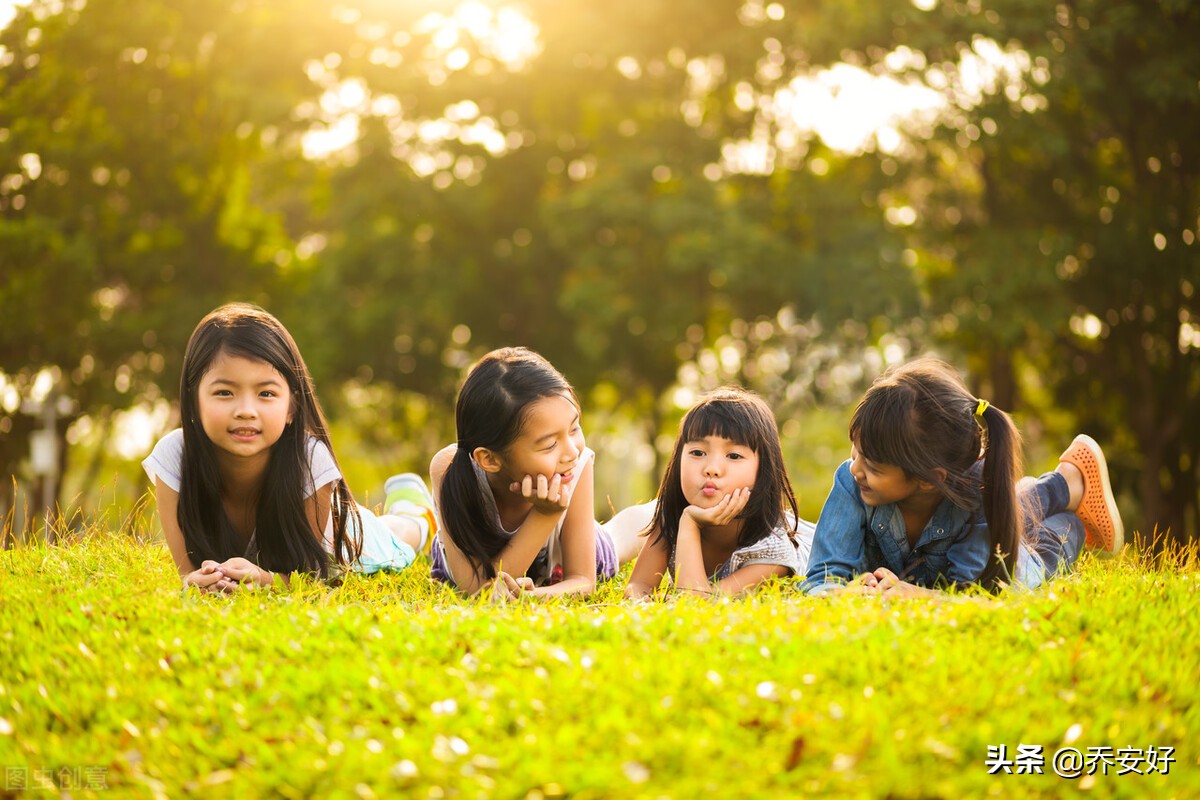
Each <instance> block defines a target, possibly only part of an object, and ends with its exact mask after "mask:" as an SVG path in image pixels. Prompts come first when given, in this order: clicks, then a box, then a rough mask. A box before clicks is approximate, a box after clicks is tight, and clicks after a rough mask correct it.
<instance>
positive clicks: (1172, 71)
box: [0, 0, 1200, 535]
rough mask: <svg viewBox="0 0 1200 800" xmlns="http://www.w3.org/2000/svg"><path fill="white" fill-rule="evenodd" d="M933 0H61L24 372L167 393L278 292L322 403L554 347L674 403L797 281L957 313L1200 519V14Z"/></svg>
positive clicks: (47, 11) (15, 271) (9, 69)
mask: <svg viewBox="0 0 1200 800" xmlns="http://www.w3.org/2000/svg"><path fill="white" fill-rule="evenodd" d="M920 5H921V7H917V6H915V5H906V4H895V3H891V2H883V0H856V2H853V3H807V2H806V3H791V2H788V3H765V2H762V0H713V1H712V2H705V3H700V4H691V5H689V6H686V7H685V6H680V5H679V4H676V3H666V2H656V1H655V0H638V1H637V2H634V1H633V0H608V2H605V3H596V2H573V3H571V4H569V7H568V5H565V4H563V3H561V2H555V1H553V0H528V2H525V3H520V4H515V3H513V4H508V3H503V2H494V3H481V2H463V3H459V4H445V5H436V6H435V5H432V4H428V3H423V2H415V1H413V2H391V1H385V0H372V1H370V2H359V3H354V4H347V3H332V2H330V3H326V2H324V0H304V2H301V3H292V4H287V6H286V7H284V6H280V5H279V4H273V3H268V2H260V1H259V0H251V2H237V3H234V2H215V3H214V2H205V3H200V2H197V0H177V1H175V2H171V3H166V2H163V0H135V1H134V2H124V3H121V4H116V3H113V2H112V0H93V2H88V3H86V4H83V3H68V4H65V5H64V4H57V5H52V4H49V3H35V4H34V5H33V6H32V7H31V8H30V9H28V10H26V11H23V12H22V13H21V14H20V15H19V16H18V18H17V19H16V21H15V22H14V23H13V24H12V25H10V26H9V27H8V28H7V29H6V30H4V31H3V32H2V33H0V45H2V46H3V48H4V49H3V51H0V257H2V258H3V268H4V273H5V275H4V291H3V294H2V295H0V331H2V332H3V338H2V339H0V342H2V344H0V372H2V373H3V374H4V375H5V379H6V381H7V382H8V384H9V385H10V386H16V387H18V389H19V391H21V392H28V389H29V384H30V382H31V381H32V380H33V377H34V376H35V375H36V374H37V373H38V371H39V370H42V369H45V368H50V369H52V370H55V371H56V374H59V375H60V376H61V377H62V379H63V380H64V381H65V382H66V383H67V384H68V386H69V388H68V391H69V392H70V393H71V394H73V395H74V396H76V397H77V398H78V399H79V400H80V407H81V411H82V412H85V413H89V414H93V415H95V414H103V413H104V409H112V408H118V407H122V406H124V405H128V404H130V403H134V402H137V401H139V400H142V399H146V398H153V397H156V396H159V395H160V394H165V395H166V396H168V397H170V396H173V389H172V388H171V387H172V385H173V383H174V377H173V376H174V375H176V374H178V362H179V359H180V356H181V351H182V345H183V342H184V340H185V339H186V336H187V332H188V331H189V330H190V328H191V326H192V325H194V323H195V321H196V320H197V319H198V318H199V317H200V315H201V314H203V313H204V312H205V311H207V310H209V309H210V308H211V307H213V306H214V305H216V304H217V303H219V302H222V301H225V300H230V299H248V300H253V301H259V302H262V303H265V304H268V305H269V306H270V307H271V309H272V310H273V311H275V312H276V313H278V314H279V315H280V316H281V317H282V318H283V319H284V321H285V323H286V324H288V326H289V328H291V329H292V330H293V333H294V334H295V335H296V337H297V339H298V341H300V343H301V346H302V349H303V350H304V352H305V354H306V357H307V358H308V360H309V362H310V365H311V366H312V368H313V370H314V372H315V373H316V375H317V377H318V381H319V383H320V384H321V385H322V387H323V394H324V395H325V397H326V399H327V401H329V400H334V399H335V398H337V397H339V395H338V393H336V392H335V391H333V390H334V389H336V388H337V387H338V386H340V385H352V386H359V387H364V386H369V385H372V384H374V385H376V386H390V387H396V388H397V389H399V390H400V391H401V392H408V393H417V394H420V395H425V396H428V397H430V398H433V403H434V404H435V405H440V407H441V408H443V409H445V410H446V411H447V412H448V408H449V405H450V403H452V400H453V394H454V390H455V388H456V384H457V381H458V380H459V378H460V376H461V371H462V369H464V368H465V367H466V366H467V365H468V364H469V363H470V362H471V361H472V360H473V359H474V358H475V357H476V356H478V355H479V354H480V353H482V352H483V351H485V350H487V349H490V348H493V347H496V346H500V345H505V344H524V345H528V346H531V347H534V348H536V349H538V350H540V351H542V352H543V353H545V354H546V355H547V356H548V357H549V358H550V359H551V360H552V361H553V362H554V363H555V364H557V365H558V366H559V367H560V368H562V369H563V371H564V372H565V373H566V374H567V375H568V377H570V378H571V379H572V380H573V381H574V382H575V383H576V384H577V385H578V386H579V387H580V388H581V389H583V390H584V392H585V394H586V393H590V391H591V390H592V389H594V388H597V387H607V388H608V391H606V392H601V393H599V394H597V395H596V396H597V397H599V396H605V397H616V398H619V401H618V402H619V403H620V404H622V405H623V406H624V408H625V410H626V411H627V412H628V413H631V414H636V415H639V416H640V417H642V418H645V419H647V420H648V423H647V425H648V429H649V432H650V433H653V432H656V431H657V428H658V425H659V421H658V416H657V415H658V414H659V413H660V412H661V408H662V403H661V398H662V397H663V396H664V393H665V392H666V391H667V390H668V389H669V387H671V386H672V384H674V383H675V381H676V380H677V370H678V368H679V366H680V365H681V364H683V363H685V362H687V361H689V360H690V359H693V358H695V357H697V356H698V355H703V354H704V353H705V352H706V351H708V349H709V348H711V347H712V346H713V344H714V342H717V341H719V340H721V341H723V340H724V339H726V338H727V337H728V335H729V333H728V332H729V331H730V330H739V329H749V330H753V329H754V328H753V326H754V324H755V322H756V321H759V322H762V323H763V324H775V323H774V322H772V321H777V320H778V319H780V317H779V312H780V310H781V309H786V313H785V315H784V317H785V318H787V319H800V320H809V319H815V320H817V323H816V324H815V325H814V327H813V328H812V330H826V331H835V330H836V331H840V332H842V333H843V334H845V333H847V332H849V333H850V334H852V335H853V336H856V337H858V339H859V342H860V344H861V343H870V342H875V341H878V340H879V339H880V337H883V336H888V335H890V336H892V337H893V338H894V337H895V336H896V334H897V332H901V335H903V336H905V337H908V338H909V339H919V338H920V337H922V336H932V337H934V340H935V341H939V342H941V343H942V344H943V345H944V346H947V347H949V348H951V349H952V350H954V351H956V352H957V353H958V354H959V355H960V356H961V358H962V359H963V360H964V361H965V363H967V364H968V365H969V367H970V370H971V373H972V376H973V380H974V381H975V382H976V384H977V386H978V390H979V391H980V392H981V393H987V394H988V395H989V396H990V397H991V398H992V399H993V400H994V401H995V402H996V403H997V404H998V405H1001V406H1003V407H1007V408H1012V409H1014V410H1027V411H1029V412H1030V413H1033V414H1042V415H1044V416H1053V415H1052V414H1050V413H1049V411H1048V408H1049V407H1051V406H1054V407H1057V408H1059V409H1061V410H1062V411H1065V412H1067V413H1069V414H1070V415H1071V416H1072V417H1073V419H1074V420H1076V421H1077V422H1078V424H1080V425H1081V426H1082V427H1084V428H1085V429H1087V430H1089V431H1090V432H1092V433H1094V434H1096V435H1098V436H1099V437H1100V438H1102V439H1104V440H1105V441H1111V442H1112V443H1113V447H1112V448H1111V452H1112V455H1113V459H1112V460H1113V466H1114V470H1115V473H1116V475H1117V480H1118V484H1119V487H1121V488H1122V489H1123V490H1124V491H1125V492H1126V493H1129V494H1132V493H1133V492H1134V490H1135V487H1136V493H1137V495H1138V496H1140V497H1141V499H1142V502H1143V504H1144V511H1145V518H1146V520H1147V527H1148V526H1149V525H1151V524H1159V525H1161V526H1164V527H1170V528H1171V529H1172V530H1174V531H1175V532H1176V533H1177V534H1179V535H1184V532H1185V531H1187V530H1195V528H1196V521H1195V514H1196V507H1197V493H1198V472H1197V471H1198V469H1200V429H1198V428H1197V425H1198V424H1200V423H1197V422H1196V421H1195V419H1194V418H1193V417H1194V415H1192V414H1190V413H1189V410H1190V408H1191V407H1193V406H1195V405H1196V404H1197V401H1198V400H1200V397H1198V395H1200V369H1197V364H1196V360H1197V353H1200V323H1198V322H1197V320H1196V315H1197V310H1196V301H1195V298H1194V294H1195V289H1196V283H1197V279H1198V278H1200V270H1198V269H1197V260H1196V256H1195V253H1196V250H1195V246H1196V245H1195V238H1196V236H1197V228H1200V221H1198V220H1197V216H1198V212H1200V199H1198V197H1197V191H1198V190H1197V177H1198V174H1197V171H1198V170H1200V152H1197V150H1198V148H1200V130H1197V128H1198V127H1200V91H1198V89H1200V83H1198V81H1200V51H1197V49H1196V48H1195V47H1194V46H1193V44H1194V42H1195V40H1196V35H1197V33H1200V11H1197V10H1196V9H1195V7H1194V5H1193V4H1191V3H1188V2H1184V1H1183V0H1158V1H1157V2H1152V1H1151V0H1143V1H1140V2H1134V1H1133V0H1081V1H1080V2H1075V3H1072V4H1060V5H1057V6H1051V5H1046V4H1044V3H1038V2H1034V1H1033V0H986V1H985V2H944V3H933V4H931V3H921V4H920ZM847 65H852V66H853V67H856V68H858V69H861V70H863V71H864V72H862V73H861V74H862V75H867V74H869V75H871V76H873V77H874V78H875V79H876V80H879V81H882V80H883V79H889V80H890V81H891V83H883V82H880V83H878V84H876V85H877V86H889V87H891V89H889V91H891V92H897V93H898V92H902V91H909V90H913V89H915V88H919V87H923V89H924V91H925V92H926V96H928V95H929V94H932V93H933V92H937V93H938V94H940V96H941V98H942V100H941V103H940V104H939V105H938V106H937V108H936V109H935V110H934V111H933V112H929V111H928V109H927V110H926V111H925V112H922V113H920V114H915V113H914V114H912V115H910V117H908V118H907V119H903V120H893V121H892V123H891V125H892V127H895V128H897V129H902V130H903V131H904V133H903V135H900V134H896V133H888V132H887V131H881V132H880V133H878V134H877V135H875V136H874V137H870V136H868V137H867V138H866V139H864V141H863V142H862V143H861V144H860V145H858V146H857V147H849V148H847V147H845V146H844V145H843V146H842V148H841V149H836V148H835V147H834V145H833V143H832V142H830V141H825V140H822V138H821V137H820V136H819V135H818V134H817V132H816V131H819V130H821V123H822V122H823V121H824V120H822V119H821V118H820V115H821V114H822V113H824V112H822V111H820V109H819V108H818V107H817V106H814V105H812V102H813V101H812V100H811V95H809V94H805V92H804V87H806V86H808V87H811V86H813V85H823V84H822V83H821V82H822V81H825V82H828V81H829V80H831V78H830V75H832V74H833V73H832V72H831V71H830V72H826V70H831V68H834V67H835V66H837V68H839V69H841V68H845V67H846V66H847ZM855 74H860V73H855ZM879 97H880V98H881V100H882V99H883V97H884V96H883V95H879ZM806 98H807V99H806ZM322 137H325V141H327V142H332V143H333V144H330V145H327V146H325V147H324V148H323V149H322V148H321V147H320V142H321V140H322ZM338 137H341V139H340V140H339V139H338ZM339 143H340V145H342V146H334V145H336V144H339ZM845 321H850V322H851V323H852V324H850V325H843V324H842V323H843V322H845ZM747 325H749V328H747ZM751 344H753V343H751ZM806 346H807V345H806ZM919 346H920V342H914V341H909V342H906V343H905V348H908V347H919ZM758 347H759V346H758V345H757V344H753V346H752V347H750V350H751V351H756V349H757V348H758ZM784 350H786V348H784ZM799 372H803V370H800V371H799ZM780 374H789V373H788V372H787V370H784V371H783V372H781V373H780ZM614 390H615V391H614ZM773 391H774V390H773ZM779 391H780V392H782V394H781V395H780V396H786V391H785V390H783V389H779ZM1039 391H1041V392H1044V393H1045V394H1046V397H1043V396H1042V395H1040V394H1038V392H1039ZM1047 397H1048V398H1049V399H1047ZM334 405H335V406H336V405H337V403H336V401H335V402H334ZM11 412H12V409H10V408H7V407H6V408H5V411H4V414H6V415H7V416H6V417H4V419H5V420H6V421H4V422H3V423H2V424H4V425H6V426H7V427H8V428H9V429H10V430H9V432H10V434H11V435H10V436H9V437H8V438H7V439H6V440H5V441H4V442H3V443H2V444H0V455H2V456H3V461H4V466H6V467H7V468H8V469H9V470H10V471H12V470H14V469H15V463H16V460H17V459H18V458H19V457H20V455H21V454H22V453H23V452H24V448H25V447H26V443H25V442H24V440H23V437H24V435H25V433H26V432H27V428H28V420H25V419H23V418H19V417H14V416H13V415H12V413H11ZM1055 413H1058V412H1055ZM420 419H422V420H424V419H426V418H425V417H421V418H420ZM414 424H424V423H414Z"/></svg>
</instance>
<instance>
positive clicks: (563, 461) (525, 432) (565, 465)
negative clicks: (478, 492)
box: [502, 395, 584, 484]
mask: <svg viewBox="0 0 1200 800" xmlns="http://www.w3.org/2000/svg"><path fill="white" fill-rule="evenodd" d="M583 448H584V438H583V428H582V427H580V424H579V409H578V408H576V406H575V404H574V403H573V402H571V400H570V399H569V398H567V397H565V396H559V395H554V396H552V397H543V398H541V399H539V400H535V401H533V402H532V403H530V404H529V407H528V408H527V409H526V411H525V421H524V423H523V424H522V426H521V433H520V435H518V436H517V438H516V439H515V440H514V441H513V443H512V444H511V445H509V447H508V448H507V449H506V450H505V452H504V454H503V456H502V463H503V467H502V471H503V474H504V477H505V479H506V480H508V481H513V482H520V481H521V480H522V479H523V478H524V477H525V476H526V475H531V476H533V477H534V478H536V477H537V476H538V475H545V476H546V480H550V479H551V478H553V477H554V474H555V473H558V474H559V475H560V476H562V477H561V478H560V480H561V481H562V483H563V484H567V483H570V482H571V481H572V480H574V479H575V477H576V475H575V472H576V470H575V465H576V463H577V462H578V461H579V456H580V454H582V453H583Z"/></svg>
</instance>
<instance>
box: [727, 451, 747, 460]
mask: <svg viewBox="0 0 1200 800" xmlns="http://www.w3.org/2000/svg"><path fill="white" fill-rule="evenodd" d="M729 457H730V458H732V459H733V460H734V461H741V460H742V459H743V458H745V456H744V455H742V454H741V453H730V454H729Z"/></svg>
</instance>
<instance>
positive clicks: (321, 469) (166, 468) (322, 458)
mask: <svg viewBox="0 0 1200 800" xmlns="http://www.w3.org/2000/svg"><path fill="white" fill-rule="evenodd" d="M142 468H143V469H145V470H146V474H147V475H148V476H150V482H151V483H153V482H154V479H155V478H159V479H161V480H162V482H163V483H165V484H166V485H167V486H169V487H170V488H172V489H174V490H175V491H176V492H178V491H179V483H180V479H181V478H182V476H183V428H176V429H175V430H173V431H171V432H170V433H168V434H167V435H166V436H164V437H162V438H161V439H159V440H158V444H156V445H154V449H153V450H152V451H150V455H148V456H146V459H145V460H144V461H142ZM308 468H309V472H310V474H311V479H310V480H309V484H308V486H307V487H306V488H305V491H304V496H305V497H311V496H312V494H313V492H315V491H317V489H320V488H321V487H323V486H327V485H329V484H330V483H333V482H334V481H336V480H337V479H338V478H340V477H342V473H341V472H340V471H338V468H337V464H336V463H334V460H333V456H332V455H331V454H330V452H329V448H328V447H326V446H325V443H324V442H322V441H321V440H320V439H318V438H317V437H315V436H309V437H308Z"/></svg>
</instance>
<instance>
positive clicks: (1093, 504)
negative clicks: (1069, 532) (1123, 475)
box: [1058, 433, 1125, 553]
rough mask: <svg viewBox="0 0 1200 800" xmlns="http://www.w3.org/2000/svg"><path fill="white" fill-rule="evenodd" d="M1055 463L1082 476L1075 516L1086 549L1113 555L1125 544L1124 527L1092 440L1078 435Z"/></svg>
mask: <svg viewBox="0 0 1200 800" xmlns="http://www.w3.org/2000/svg"><path fill="white" fill-rule="evenodd" d="M1058 460H1059V461H1061V462H1064V463H1067V464H1070V465H1072V466H1074V467H1075V468H1076V469H1078V470H1079V471H1080V472H1081V473H1082V474H1083V497H1082V498H1080V500H1079V507H1078V508H1076V509H1075V513H1076V514H1077V515H1078V516H1079V519H1080V520H1081V521H1082V522H1083V529H1084V531H1085V532H1086V534H1087V546H1088V547H1092V548H1096V549H1099V550H1107V551H1108V552H1110V553H1115V552H1117V551H1118V550H1120V549H1121V546H1122V545H1123V544H1125V525H1124V523H1122V522H1121V512H1120V511H1118V510H1117V502H1116V500H1115V499H1114V498H1113V493H1112V484H1110V483H1109V480H1108V464H1107V463H1106V462H1105V460H1104V452H1103V451H1102V450H1101V449H1100V445H1098V444H1096V440H1095V439H1093V438H1092V437H1090V436H1088V435H1086V434H1082V433H1081V434H1079V435H1078V436H1076V437H1075V441H1073V442H1071V446H1070V447H1068V448H1067V449H1066V451H1065V452H1064V453H1063V454H1062V455H1061V456H1059V459H1058Z"/></svg>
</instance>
